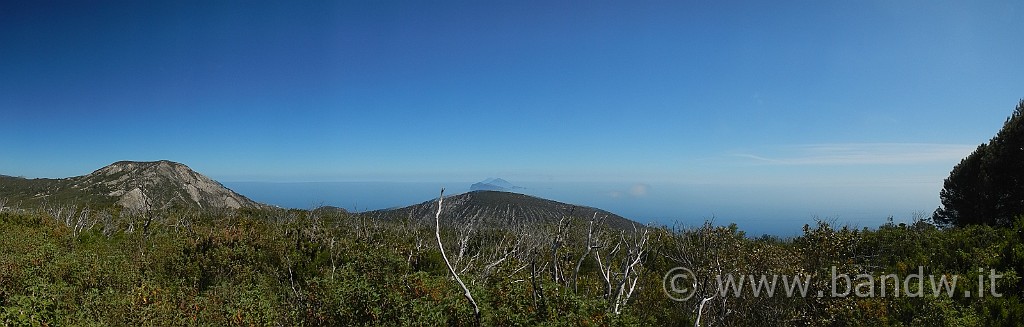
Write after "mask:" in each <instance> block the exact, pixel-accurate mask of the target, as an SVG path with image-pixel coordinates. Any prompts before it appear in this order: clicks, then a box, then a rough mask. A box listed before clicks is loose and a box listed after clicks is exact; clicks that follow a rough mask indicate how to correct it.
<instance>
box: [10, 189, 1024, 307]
mask: <svg viewBox="0 0 1024 327" xmlns="http://www.w3.org/2000/svg"><path fill="white" fill-rule="evenodd" d="M432 218H433V217H432ZM439 218H440V219H439V220H440V222H441V226H440V228H439V231H440V233H439V234H440V238H441V240H442V242H443V245H444V249H445V251H446V253H447V257H448V259H449V261H450V264H451V266H452V269H451V270H449V268H448V267H447V265H446V263H445V260H444V259H443V257H442V255H441V252H440V251H439V248H438V244H437V238H436V237H435V236H436V235H435V232H437V229H435V225H434V223H435V221H433V220H432V219H423V220H419V219H416V220H409V219H406V220H400V219H388V220H380V219H375V218H372V217H370V216H360V215H352V214H348V213H345V212H342V211H325V210H316V211H305V210H271V209H242V210H220V211H206V212H199V211H164V212H151V213H138V212H127V211H120V210H115V209H108V210H97V209H93V210H86V209H82V208H73V207H63V208H46V209H40V210H35V209H17V208H6V209H3V210H2V211H0V248H2V249H3V251H2V252H0V324H3V325H10V326H22V325H33V326H65V325H75V326H109V325H138V326H142V325H161V326H165V325H211V326H280V325H287V326H292V325H295V326H301V325H373V326H378V325H416V326H420V325H435V326H436V325H456V326H459V325H476V324H478V323H479V324H481V325H489V326H535V325H583V326H604V325H616V326H617V325H624V326H626V325H654V326H678V325H686V326H692V325H694V324H695V322H696V320H697V319H698V317H699V319H700V325H701V326H738V325H772V326H779V325H790V326H823V325H835V326H971V325H974V326H1000V325H1006V326H1009V325H1016V324H1019V322H1020V321H1024V303H1022V302H1021V295H1022V292H1024V289H1022V283H1021V279H1020V272H1022V271H1024V233H1022V232H1021V230H1024V217H1018V218H1017V219H1016V220H1015V222H1014V223H1013V225H1012V227H1010V228H995V227H990V226H984V225H972V226H964V227H953V228H947V229H939V228H936V227H935V226H933V225H932V224H930V223H929V222H927V221H925V220H923V219H918V220H916V221H914V222H913V223H911V224H895V223H888V224H885V225H883V226H879V227H878V228H875V229H866V228H865V229H852V228H847V227H837V226H833V225H832V224H830V223H828V222H824V221H819V222H817V223H816V224H814V225H812V226H807V227H805V228H804V230H803V233H802V234H801V235H799V236H796V237H792V238H785V239H781V238H777V237H769V236H764V237H759V238H751V237H748V236H747V235H745V234H744V233H743V232H742V231H741V230H740V229H739V228H738V227H737V226H734V225H733V226H716V225H714V224H712V223H706V224H703V225H697V226H689V227H685V228H682V227H667V226H659V227H648V226H635V228H630V229H627V230H621V229H612V228H608V227H606V226H605V224H604V223H603V222H602V221H601V217H599V216H591V217H573V216H566V217H565V218H564V219H561V220H560V221H559V222H557V223H551V224H550V225H526V224H520V225H518V226H516V227H511V228H501V229H489V228H486V227H484V226H470V225H454V224H451V223H446V222H448V221H452V220H453V219H452V217H450V216H447V215H445V214H444V213H443V212H442V214H441V215H440V216H439ZM675 267H686V268H688V269H690V270H692V271H693V272H694V274H695V276H694V278H693V280H692V283H691V282H690V281H687V282H686V283H684V284H685V285H683V286H687V287H684V288H688V289H692V290H693V292H694V294H693V296H692V297H689V298H687V299H685V300H682V301H674V300H672V299H671V298H670V297H669V296H670V295H672V294H668V293H667V292H666V291H665V286H664V285H665V277H666V275H665V274H666V273H668V272H669V271H670V270H672V269H673V268H675ZM918 267H922V268H920V269H922V270H921V271H920V272H922V273H923V274H925V275H929V274H935V275H943V276H952V275H958V276H959V278H960V283H961V285H963V286H962V287H958V288H957V289H956V291H955V292H953V293H952V294H951V295H947V294H945V293H942V294H941V295H939V296H935V295H933V294H931V292H927V293H925V294H924V296H913V295H912V294H911V295H907V294H906V293H905V292H904V291H900V293H898V294H897V295H892V294H889V295H887V296H877V295H876V296H857V294H859V293H862V292H866V290H868V289H869V288H872V289H881V288H882V287H885V286H893V285H891V284H892V281H885V280H875V281H873V282H872V283H873V284H872V285H871V286H868V285H863V284H864V279H856V278H855V279H854V280H853V284H852V286H853V285H855V286H853V287H854V288H853V290H852V291H851V290H850V289H847V288H846V286H845V285H842V286H840V287H842V288H841V289H840V293H842V292H841V291H843V290H844V289H845V290H847V291H850V292H848V294H846V295H845V296H843V295H839V296H830V294H832V292H833V291H834V287H833V286H831V285H830V284H834V283H835V281H834V280H832V279H831V278H830V276H832V275H834V274H836V273H841V274H848V276H857V275H859V274H867V275H872V276H882V275H886V274H896V275H899V276H908V275H910V274H915V273H918V272H919V271H918V269H919V268H918ZM990 270H994V272H995V273H998V274H999V275H1002V278H1001V279H999V280H998V281H997V282H996V283H994V284H993V285H994V286H993V288H992V289H991V290H989V289H987V287H988V284H986V286H985V287H986V289H985V292H986V296H979V293H976V292H978V290H977V288H978V287H977V286H976V281H977V280H979V276H982V278H985V281H986V283H987V281H988V279H987V278H988V277H987V276H988V275H989V273H990V272H992V271H990ZM451 271H454V272H456V273H457V274H458V275H459V276H460V277H461V280H462V281H464V282H465V284H466V287H467V289H468V290H469V291H470V292H472V297H473V298H474V299H475V302H476V303H477V304H478V305H479V310H480V316H479V318H477V317H476V315H475V314H474V306H473V305H472V304H471V303H470V302H468V301H467V297H466V296H464V292H463V290H462V288H461V287H460V286H459V284H458V283H456V282H455V280H454V279H453V278H452V273H451ZM727 274H733V275H735V276H739V275H761V274H766V275H768V276H771V275H784V276H808V277H810V278H809V279H808V280H809V281H810V283H809V285H807V288H808V290H807V291H808V296H785V295H783V294H780V293H781V292H776V294H775V295H774V296H765V295H764V294H761V295H760V296H753V295H751V294H749V293H744V294H740V295H738V296H733V295H727V296H722V295H721V294H720V292H721V288H722V286H721V285H720V284H718V283H717V282H716V281H715V279H714V278H713V277H712V276H715V275H727ZM887 283H888V284H887ZM924 285H925V289H926V290H927V289H928V288H929V287H932V286H933V285H932V283H931V281H928V280H926V281H925V284H924ZM911 286H913V285H911ZM889 289H890V290H891V289H892V288H889ZM915 290H916V289H915ZM819 291H822V292H823V293H824V294H825V296H823V297H817V296H814V295H816V293H817V292H819ZM905 291H910V290H905ZM989 291H992V292H995V293H991V294H1000V295H1001V296H1000V297H996V296H993V295H991V294H990V293H988V292H989ZM967 292H971V293H973V294H968V293H967ZM910 293H913V292H910ZM478 319H479V321H478Z"/></svg>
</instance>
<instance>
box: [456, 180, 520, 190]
mask: <svg viewBox="0 0 1024 327" xmlns="http://www.w3.org/2000/svg"><path fill="white" fill-rule="evenodd" d="M469 189H470V190H471V191H502V192H513V191H515V190H517V189H522V187H519V186H515V185H513V184H512V183H510V182H509V181H506V180H504V179H501V178H493V177H492V178H488V179H485V180H483V181H481V182H479V183H473V185H470V187H469Z"/></svg>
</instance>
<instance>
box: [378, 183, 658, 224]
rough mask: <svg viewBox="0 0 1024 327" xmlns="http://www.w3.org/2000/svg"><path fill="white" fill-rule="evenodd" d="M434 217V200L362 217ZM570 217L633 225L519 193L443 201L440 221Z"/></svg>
mask: <svg viewBox="0 0 1024 327" xmlns="http://www.w3.org/2000/svg"><path fill="white" fill-rule="evenodd" d="M436 213H437V199H433V200H430V201H426V202H423V203H420V204H416V205H411V206H408V207H404V208H398V209H389V210H377V211H370V212H367V213H365V214H368V215H371V216H383V217H392V218H398V217H408V218H410V219H417V220H418V219H429V220H431V221H432V220H433V219H434V215H435V214H436ZM570 213H571V215H572V216H573V217H577V218H581V219H588V220H589V219H590V218H591V217H593V216H594V213H597V217H598V218H599V219H601V218H602V217H603V219H604V222H605V224H607V225H608V226H609V227H612V228H616V229H627V228H632V226H633V224H634V223H635V222H634V221H632V220H629V219H626V218H624V217H622V216H619V215H616V214H614V213H611V212H608V211H604V210H601V209H597V208H591V207H587V206H580V205H573V204H568V203H562V202H558V201H553V200H547V199H542V198H538V197H534V196H529V195H525V194H519V193H510V192H499V191H470V192H468V193H463V194H458V195H453V196H450V197H445V199H444V209H443V211H442V216H443V217H449V218H455V219H458V220H459V221H461V222H470V221H482V222H484V223H485V224H486V225H489V226H499V227H500V226H507V225H510V224H517V223H528V224H543V223H557V222H558V221H559V220H560V219H561V218H562V217H563V216H568V215H570ZM637 225H639V224H637Z"/></svg>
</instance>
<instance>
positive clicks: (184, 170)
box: [0, 160, 263, 210]
mask: <svg viewBox="0 0 1024 327" xmlns="http://www.w3.org/2000/svg"><path fill="white" fill-rule="evenodd" d="M0 198H6V199H7V200H8V201H9V203H21V204H22V205H30V206H31V205H39V204H44V203H76V204H85V205H89V206H111V205H118V206H121V207H124V208H130V209H136V210H151V209H167V208H181V207H187V208H200V209H210V208H230V209H238V208H255V207H261V206H263V205H262V204H260V203H257V202H255V201H252V200H250V199H249V198H246V197H245V196H242V195H240V194H238V193H235V192H234V191H232V190H230V189H228V188H226V187H224V185H221V184H220V183H218V182H217V181H214V180H212V179H210V178H209V177H206V176H203V175H202V174H200V173H197V172H195V171H193V170H192V169H190V168H189V167H188V166H185V165H183V164H180V163H177V162H172V161H167V160H161V161H119V162H115V163H113V164H110V165H109V166H106V167H103V168H100V169H98V170H96V171H94V172H92V173H90V174H88V175H84V176H76V177H69V178H58V179H48V178H37V179H27V178H20V177H11V176H0Z"/></svg>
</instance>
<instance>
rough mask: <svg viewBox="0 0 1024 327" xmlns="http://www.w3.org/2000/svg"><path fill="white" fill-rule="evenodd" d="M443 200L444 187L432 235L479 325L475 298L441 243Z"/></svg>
mask: <svg viewBox="0 0 1024 327" xmlns="http://www.w3.org/2000/svg"><path fill="white" fill-rule="evenodd" d="M443 201H444V188H442V189H441V196H439V197H438V198H437V214H436V215H434V235H435V236H437V248H438V249H440V250H441V257H442V258H444V263H445V265H447V266H448V271H450V272H451V273H452V277H455V281H456V282H458V283H459V286H462V290H463V291H465V294H463V295H465V296H466V299H467V300H469V303H471V304H473V313H474V314H475V315H476V324H477V325H478V326H479V325H480V306H478V305H477V304H476V300H474V299H473V294H471V293H470V292H469V288H468V287H466V283H463V282H462V279H461V278H459V274H456V273H455V268H454V267H452V263H451V261H448V255H447V254H445V253H444V245H443V244H441V204H442V203H443Z"/></svg>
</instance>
